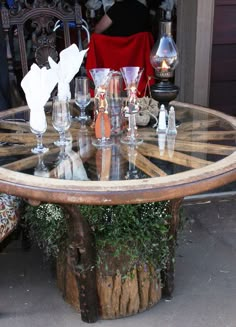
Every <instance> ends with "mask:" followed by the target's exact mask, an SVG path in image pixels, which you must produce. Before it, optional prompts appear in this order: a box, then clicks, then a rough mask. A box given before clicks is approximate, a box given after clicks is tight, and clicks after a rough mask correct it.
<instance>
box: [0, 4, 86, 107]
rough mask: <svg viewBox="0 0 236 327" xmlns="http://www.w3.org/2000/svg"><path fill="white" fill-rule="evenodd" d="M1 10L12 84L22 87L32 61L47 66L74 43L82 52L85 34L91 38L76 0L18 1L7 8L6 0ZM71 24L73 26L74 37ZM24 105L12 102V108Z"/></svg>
mask: <svg viewBox="0 0 236 327" xmlns="http://www.w3.org/2000/svg"><path fill="white" fill-rule="evenodd" d="M0 10H1V19H2V26H3V30H4V32H5V40H6V44H7V50H8V51H7V52H8V53H7V57H8V69H9V78H10V83H11V85H14V84H16V81H18V83H17V85H18V86H19V84H20V81H21V79H22V78H23V77H24V76H25V75H26V73H27V72H28V70H29V67H30V65H31V64H32V63H33V62H36V63H37V64H38V65H39V66H40V67H42V66H47V65H48V56H49V55H50V56H51V57H52V58H53V59H54V60H55V61H57V59H58V52H59V51H60V50H62V49H64V48H66V47H68V46H69V45H71V43H76V44H77V45H78V47H79V48H80V49H82V48H83V37H84V38H85V36H84V35H83V31H86V36H87V37H88V38H89V32H88V29H87V27H86V22H85V21H84V20H83V18H82V14H81V6H80V4H79V3H78V2H77V1H75V2H74V5H70V4H69V3H68V2H65V1H64V0H60V1H59V0H52V1H47V0H32V1H28V0H15V2H14V5H13V7H12V8H8V6H7V4H6V1H5V0H2V7H1V9H0ZM71 23H73V24H74V32H75V33H74V34H73V35H72V33H71V28H70V24H71ZM72 36H73V37H72ZM72 38H73V39H72ZM17 56H18V57H19V58H17ZM17 72H18V79H17V78H16V73H17ZM18 89H19V90H20V88H18ZM13 100H14V99H13ZM21 104H22V103H19V101H18V103H14V101H13V103H12V106H19V105H21Z"/></svg>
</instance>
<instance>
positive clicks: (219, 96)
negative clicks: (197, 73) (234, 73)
mask: <svg viewBox="0 0 236 327" xmlns="http://www.w3.org/2000/svg"><path fill="white" fill-rule="evenodd" d="M235 90H236V81H221V82H217V83H215V82H212V83H211V90H210V106H211V107H212V108H215V109H217V110H219V111H221V112H224V113H226V114H228V115H232V116H236V92H235Z"/></svg>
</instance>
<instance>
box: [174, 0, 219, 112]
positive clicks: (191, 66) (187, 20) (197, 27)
mask: <svg viewBox="0 0 236 327" xmlns="http://www.w3.org/2000/svg"><path fill="white" fill-rule="evenodd" d="M214 8H215V0H207V1H206V0H178V1H177V39H176V43H177V47H178V49H179V55H180V63H179V65H178V68H177V69H176V77H175V83H176V85H178V86H179V87H180V93H179V96H178V100H179V101H183V102H188V103H193V104H198V105H202V106H208V104H209V91H210V77H211V52H212V37H213V22H214Z"/></svg>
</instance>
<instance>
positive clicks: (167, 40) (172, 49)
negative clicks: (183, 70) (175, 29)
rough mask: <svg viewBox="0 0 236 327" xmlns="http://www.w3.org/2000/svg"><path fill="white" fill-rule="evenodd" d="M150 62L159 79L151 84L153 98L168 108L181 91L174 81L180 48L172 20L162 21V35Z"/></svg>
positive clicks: (154, 47)
mask: <svg viewBox="0 0 236 327" xmlns="http://www.w3.org/2000/svg"><path fill="white" fill-rule="evenodd" d="M150 62H151V65H152V66H153V68H154V69H155V73H156V77H157V79H158V82H157V83H156V84H154V85H152V86H151V95H152V98H153V99H155V100H157V101H158V102H159V104H160V105H162V104H163V105H164V106H165V108H166V109H168V107H169V102H170V101H172V100H174V99H175V98H176V96H177V95H178V93H179V88H178V86H176V85H174V84H173V83H172V79H173V76H174V70H175V68H176V66H177V64H178V50H177V48H176V45H175V42H174V40H173V37H172V34H171V21H161V22H160V37H159V39H158V40H157V42H156V43H155V44H154V46H153V48H152V50H151V54H150Z"/></svg>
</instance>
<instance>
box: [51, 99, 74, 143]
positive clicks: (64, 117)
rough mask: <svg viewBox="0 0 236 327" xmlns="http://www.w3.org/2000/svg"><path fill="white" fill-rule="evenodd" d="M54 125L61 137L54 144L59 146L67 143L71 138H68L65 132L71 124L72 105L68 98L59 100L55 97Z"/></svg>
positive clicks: (53, 109)
mask: <svg viewBox="0 0 236 327" xmlns="http://www.w3.org/2000/svg"><path fill="white" fill-rule="evenodd" d="M52 125H53V127H54V128H55V130H57V131H58V133H59V137H60V138H59V140H57V141H55V142H54V144H55V145H57V146H61V145H66V144H67V143H68V142H69V140H67V139H66V136H65V132H66V131H67V130H68V129H69V128H70V125H71V115H70V107H69V102H68V101H67V100H59V99H58V98H57V97H55V98H54V101H53V108H52Z"/></svg>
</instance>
